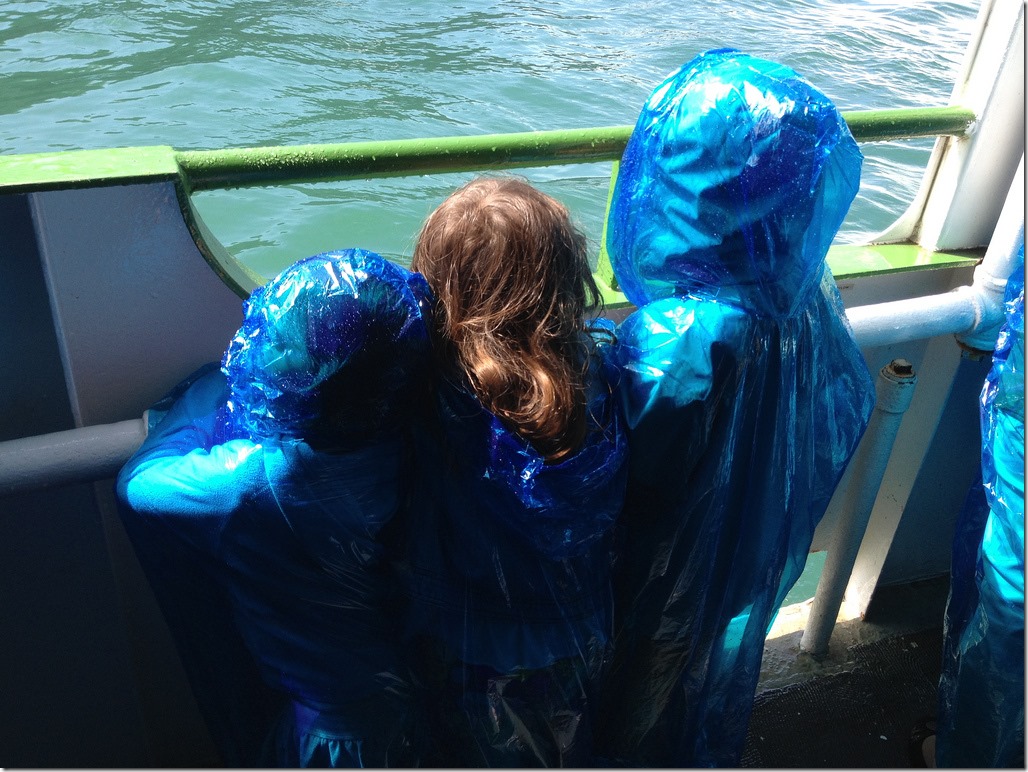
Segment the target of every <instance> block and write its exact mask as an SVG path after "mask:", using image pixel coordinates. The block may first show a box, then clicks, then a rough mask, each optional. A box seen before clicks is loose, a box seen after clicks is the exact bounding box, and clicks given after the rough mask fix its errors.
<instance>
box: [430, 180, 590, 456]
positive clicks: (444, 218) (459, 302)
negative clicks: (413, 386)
mask: <svg viewBox="0 0 1028 772" xmlns="http://www.w3.org/2000/svg"><path fill="white" fill-rule="evenodd" d="M411 268H412V269H413V270H415V271H418V272H420V273H422V274H423V275H424V276H425V278H426V279H427V280H428V284H429V286H430V287H431V288H432V291H433V292H434V293H435V295H436V298H437V306H436V328H437V331H438V333H439V334H438V335H437V342H436V343H437V345H436V350H437V354H438V356H439V357H440V358H441V360H442V363H443V366H444V367H447V368H452V369H456V370H457V371H458V372H462V373H463V374H464V375H465V376H466V377H467V380H468V382H469V383H470V385H471V388H472V390H473V391H474V392H475V394H476V395H477V396H478V398H479V400H480V401H481V402H482V404H483V405H484V406H485V407H486V408H488V409H489V410H490V411H492V413H493V414H495V415H496V416H497V417H499V418H500V420H501V421H503V422H504V423H505V424H506V425H507V426H508V427H510V428H511V429H513V430H514V431H516V432H517V433H518V434H519V435H520V436H521V437H523V438H524V439H526V440H527V441H528V442H529V443H531V445H532V446H533V447H534V448H535V449H536V450H537V451H538V452H539V453H540V454H541V455H543V456H544V457H545V458H546V460H547V461H548V462H555V461H559V460H561V459H562V458H564V457H566V456H568V455H570V454H571V453H573V452H574V451H575V450H577V448H578V446H579V445H580V444H581V442H582V439H583V438H584V437H585V434H586V411H585V372H586V369H587V368H588V351H589V349H588V342H587V339H586V337H585V336H584V335H583V327H584V316H585V312H586V309H587V308H589V307H594V306H598V305H599V302H600V294H599V291H598V289H597V287H596V283H595V281H594V280H593V277H592V273H591V271H590V269H589V264H588V261H587V259H586V246H585V237H584V236H582V234H581V233H580V232H579V231H578V230H577V229H576V228H575V227H574V226H573V225H572V223H571V220H570V217H569V214H568V211H567V209H566V208H565V207H564V206H563V205H562V204H561V203H560V202H558V201H556V200H555V199H553V198H551V197H550V196H547V195H546V194H544V193H542V192H541V191H539V190H537V189H536V188H534V187H532V186H531V185H529V184H528V183H527V182H524V181H523V180H520V179H517V178H514V177H480V178H478V179H475V180H472V181H471V182H469V183H467V184H466V185H464V186H463V187H461V188H459V189H458V190H456V191H455V192H454V193H453V194H451V195H450V196H449V197H448V198H447V199H446V200H445V201H443V203H442V204H441V205H440V206H439V207H438V208H437V209H436V210H435V211H434V212H433V213H432V214H431V215H429V217H428V219H427V220H426V221H425V225H424V227H423V228H422V230H421V233H420V235H419V236H418V241H417V244H416V246H415V248H414V259H413V261H412V264H411Z"/></svg>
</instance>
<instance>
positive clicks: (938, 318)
mask: <svg viewBox="0 0 1028 772" xmlns="http://www.w3.org/2000/svg"><path fill="white" fill-rule="evenodd" d="M1022 244H1024V156H1023V155H1022V156H1021V162H1020V164H1019V165H1018V167H1017V172H1016V173H1015V174H1014V179H1013V181H1012V182H1011V184H1010V189H1009V190H1008V191H1007V197H1006V201H1005V202H1004V204H1003V210H1002V211H1001V212H1000V216H999V220H998V221H997V223H996V229H995V231H994V232H993V235H992V238H991V239H990V240H989V247H988V249H986V251H985V257H984V258H983V259H982V262H981V264H980V265H979V266H978V267H976V268H975V271H974V280H973V283H972V284H971V286H969V287H958V288H957V289H955V290H953V291H952V292H947V293H945V294H943V295H929V296H926V297H921V298H911V299H909V300H897V301H894V302H892V303H878V304H876V305H873V306H856V307H854V308H850V309H847V311H846V318H847V319H849V322H850V326H851V327H852V328H853V336H854V337H855V338H856V341H857V345H859V346H860V347H861V348H871V347H874V346H885V345H889V344H893V343H905V342H907V341H911V340H919V339H922V338H932V337H935V336H936V335H956V336H957V338H958V340H959V341H960V342H961V343H963V344H965V345H966V346H969V347H970V348H976V349H979V350H981V351H992V350H993V349H994V348H995V346H996V335H997V334H998V333H999V327H1000V325H1001V324H1002V323H1003V318H1004V317H1003V293H1004V291H1005V289H1006V286H1007V278H1008V277H1009V276H1010V273H1011V271H1012V270H1013V267H1014V259H1015V257H1016V255H1017V252H1018V249H1019V248H1020V247H1021V245H1022Z"/></svg>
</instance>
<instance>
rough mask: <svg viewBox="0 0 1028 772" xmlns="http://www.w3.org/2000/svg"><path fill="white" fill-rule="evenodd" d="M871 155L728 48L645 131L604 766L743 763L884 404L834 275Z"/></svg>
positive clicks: (649, 116) (810, 92)
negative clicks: (764, 690) (791, 597)
mask: <svg viewBox="0 0 1028 772" xmlns="http://www.w3.org/2000/svg"><path fill="white" fill-rule="evenodd" d="M861 161H862V157H861V155H860V152H859V150H858V148H857V146H856V143H855V142H854V140H853V137H852V136H851V134H850V132H849V130H848V128H847V126H846V124H845V122H844V120H843V118H842V117H841V115H840V114H839V112H838V110H837V109H836V108H835V106H834V105H833V104H832V102H831V101H830V100H829V99H828V98H827V97H825V96H824V95H823V94H822V93H821V92H819V91H818V90H817V89H815V88H814V87H813V86H811V85H810V84H809V83H808V82H807V81H806V80H804V79H803V78H801V77H800V76H798V75H797V74H796V73H795V72H793V71H792V70H791V69H789V68H788V67H785V66H782V65H779V64H775V63H772V62H768V61H764V60H761V59H756V58H754V57H751V56H748V55H745V54H743V53H739V52H736V51H731V50H717V51H711V52H708V53H705V54H703V55H700V56H698V57H697V58H695V59H693V60H692V61H690V62H688V63H687V64H685V65H684V66H683V67H682V68H681V69H680V70H678V71H677V72H675V73H673V74H672V75H671V76H670V77H669V78H668V79H667V80H666V81H664V82H663V83H662V84H661V85H660V86H658V87H657V88H656V89H655V90H654V91H653V93H652V95H651V96H650V98H649V100H648V101H647V103H646V104H645V106H644V107H643V110H642V112H641V115H640V117H639V119H638V122H637V123H636V127H635V130H634V131H633V133H632V136H631V138H630V140H629V143H628V146H627V148H626V150H625V153H624V157H623V159H622V161H621V167H620V173H619V176H618V179H617V182H616V186H615V190H614V193H613V200H612V204H611V219H610V222H609V224H608V241H607V249H608V251H609V253H610V257H611V261H612V264H613V266H614V271H615V275H616V278H617V280H618V282H619V284H620V286H621V288H622V289H623V291H624V292H625V294H626V295H627V296H628V298H629V299H630V300H631V301H632V302H633V303H635V304H636V305H638V306H639V308H638V310H636V311H635V312H633V313H632V314H631V315H630V316H629V317H628V318H627V319H626V320H625V321H624V322H622V323H621V324H620V325H619V327H618V329H617V335H618V346H617V350H616V353H615V357H614V360H615V362H616V363H617V364H618V365H619V367H620V368H621V370H622V383H621V386H620V396H621V399H622V402H623V405H624V408H625V412H626V419H627V421H628V425H629V443H630V447H631V453H630V462H629V487H628V494H627V499H626V506H625V511H624V513H623V515H622V519H621V522H620V524H619V535H618V538H619V540H620V545H619V548H618V552H617V555H618V558H617V559H618V564H617V567H616V582H615V591H616V595H615V609H616V620H615V624H616V628H615V629H616V639H615V648H614V654H613V661H612V665H611V671H610V675H609V677H608V679H607V685H606V688H605V693H604V698H603V702H602V705H601V710H600V715H601V724H600V731H599V734H598V747H599V751H600V757H601V758H602V759H604V760H605V763H607V764H625V765H631V766H676V767H678V766H685V767H687V766H716V765H721V766H733V765H737V764H738V761H739V758H740V754H741V751H742V746H743V742H744V740H745V734H746V729H747V724H748V720H749V714H750V710H751V707H752V701H753V694H754V689H755V687H756V684H757V678H758V675H759V670H760V660H761V655H762V652H763V644H764V637H765V634H766V632H767V630H768V628H769V626H770V623H771V622H772V620H773V617H774V614H775V613H776V610H777V608H778V606H779V605H780V603H781V602H782V600H783V599H784V597H785V595H786V593H787V592H788V590H789V589H790V588H791V586H792V585H793V583H794V582H795V581H796V579H797V578H798V576H799V574H800V572H801V571H802V568H803V565H804V563H805V560H806V556H807V553H808V550H809V547H810V544H811V539H812V535H813V531H814V527H815V526H816V525H817V523H818V521H819V519H820V518H821V517H822V516H823V514H824V511H825V509H826V507H827V505H828V501H829V499H830V498H831V495H832V493H833V491H834V489H835V487H836V484H837V483H838V480H839V478H840V476H841V474H842V472H843V471H844V469H845V466H846V464H847V463H848V461H849V458H850V457H851V455H852V453H853V451H854V450H855V448H856V445H857V442H858V441H859V439H860V437H861V435H862V433H863V431H864V429H865V427H866V425H867V421H868V419H869V417H870V414H871V410H872V408H873V402H874V390H873V384H872V381H871V377H870V375H869V373H868V370H867V367H866V365H865V363H864V360H863V357H862V356H861V354H860V352H859V350H858V348H857V346H856V344H855V342H854V340H853V338H852V334H851V331H850V330H849V327H848V325H847V322H846V319H845V315H844V312H843V307H842V303H841V300H840V297H839V294H838V290H837V288H836V286H835V283H834V280H833V278H832V276H831V273H830V271H829V269H828V267H827V266H826V264H825V254H826V252H827V250H828V247H829V245H830V244H831V241H832V239H833V238H834V236H835V234H836V231H837V230H838V227H839V225H840V224H841V222H842V220H843V217H844V216H845V214H846V211H847V209H848V207H849V205H850V202H851V201H852V199H853V197H854V195H855V194H856V192H857V187H858V184H859V179H860V166H861Z"/></svg>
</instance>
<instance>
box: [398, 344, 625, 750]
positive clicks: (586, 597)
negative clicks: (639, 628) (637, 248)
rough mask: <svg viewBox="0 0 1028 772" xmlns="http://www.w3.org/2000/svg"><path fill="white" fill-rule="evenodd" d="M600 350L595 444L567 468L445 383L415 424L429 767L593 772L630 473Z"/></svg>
mask: <svg viewBox="0 0 1028 772" xmlns="http://www.w3.org/2000/svg"><path fill="white" fill-rule="evenodd" d="M607 334H608V335H609V330H608V332H607ZM603 337H604V336H603V334H598V339H597V341H596V342H593V343H590V348H591V353H590V369H589V374H588V379H587V395H586V398H587V410H588V416H589V420H590V426H589V431H588V434H587V437H586V439H585V441H584V443H583V445H582V446H581V447H580V448H579V450H578V451H577V452H575V453H574V454H573V455H571V456H570V457H568V458H566V459H565V460H563V461H561V462H560V463H554V464H546V463H544V459H543V457H542V456H541V455H540V454H539V453H538V452H537V451H536V450H535V449H533V448H532V446H531V445H529V444H528V443H527V442H525V441H524V440H523V439H522V438H521V437H519V436H518V435H517V434H515V433H513V432H512V431H511V430H510V429H508V428H506V427H505V426H504V424H503V423H502V422H501V421H500V420H499V419H498V418H497V417H496V416H495V415H493V414H492V413H490V412H489V411H487V410H486V409H485V408H484V407H483V406H482V404H481V403H480V402H479V400H478V399H477V397H475V396H474V394H473V393H472V392H471V390H470V388H469V386H468V385H467V383H465V382H462V381H460V382H455V381H452V380H450V379H449V378H448V377H446V376H440V377H439V379H438V383H437V389H436V406H435V410H434V412H433V414H430V415H426V417H425V420H423V421H421V422H419V425H418V445H417V447H418V452H417V457H418V459H419V477H420V483H419V486H418V493H417V495H416V496H415V499H414V512H413V513H412V516H411V518H410V520H409V532H408V541H409V547H408V551H407V557H406V561H407V570H408V576H407V586H408V592H409V596H410V611H409V617H408V621H407V642H408V647H407V648H408V651H409V652H411V653H412V654H413V655H414V656H415V657H416V658H417V662H416V665H415V668H414V670H415V673H416V675H417V676H418V679H419V682H420V683H421V685H422V686H423V692H422V697H423V700H424V701H423V703H422V713H423V714H424V715H425V717H426V719H427V721H428V722H429V725H428V726H429V732H428V737H427V738H426V741H425V743H424V745H423V746H422V749H423V754H422V756H421V762H422V763H423V764H424V765H425V766H435V767H459V766H470V767H507V768H509V767H525V766H528V767H538V766H590V765H591V760H592V742H593V727H594V719H593V711H594V710H595V708H596V704H595V703H596V688H597V685H598V680H599V677H600V675H601V674H602V670H603V666H604V662H605V656H606V655H607V654H608V651H609V645H610V640H611V625H612V619H611V617H612V611H613V610H612V598H611V587H610V535H611V530H612V527H613V524H614V522H615V520H616V518H617V516H618V514H619V513H620V510H621V505H622V502H623V499H624V486H625V473H626V470H627V467H626V463H627V447H626V438H625V434H624V429H623V421H622V419H621V417H620V414H619V412H618V404H617V400H616V399H615V397H614V392H613V385H614V382H615V381H616V378H617V373H616V371H614V370H613V369H612V368H611V366H610V365H609V363H608V362H607V361H606V359H605V354H604V350H605V348H606V347H605V346H604V345H602V343H603Z"/></svg>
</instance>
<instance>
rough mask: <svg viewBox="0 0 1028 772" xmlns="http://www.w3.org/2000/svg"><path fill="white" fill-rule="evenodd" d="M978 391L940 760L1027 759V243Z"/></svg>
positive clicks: (956, 560) (943, 692)
mask: <svg viewBox="0 0 1028 772" xmlns="http://www.w3.org/2000/svg"><path fill="white" fill-rule="evenodd" d="M1005 309H1006V320H1005V323H1004V325H1003V327H1002V328H1001V330H1000V334H999V338H998V340H997V342H996V350H995V352H994V353H993V357H992V368H991V370H990V371H989V375H988V376H987V378H986V381H985V385H984V388H983V389H982V393H981V427H982V479H981V483H980V484H979V485H978V486H976V487H974V488H972V490H971V493H970V494H969V495H968V498H967V501H966V502H965V505H964V509H963V510H962V511H961V514H960V517H959V518H958V520H957V526H956V532H955V536H954V542H953V564H952V572H951V573H952V575H951V580H950V596H949V601H948V603H947V606H946V616H945V629H944V639H943V662H942V677H941V678H940V681H939V720H938V735H937V738H936V744H935V756H936V765H937V766H940V767H1022V768H1023V767H1024V720H1025V719H1024V247H1023V245H1022V247H1021V253H1020V256H1019V260H1018V265H1017V267H1016V269H1015V271H1014V273H1013V275H1012V276H1011V277H1010V278H1009V280H1008V281H1007V290H1006V301H1005Z"/></svg>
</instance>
